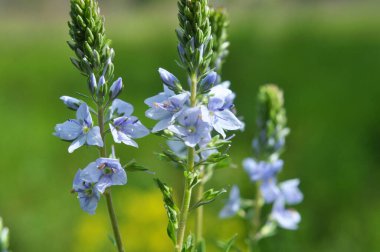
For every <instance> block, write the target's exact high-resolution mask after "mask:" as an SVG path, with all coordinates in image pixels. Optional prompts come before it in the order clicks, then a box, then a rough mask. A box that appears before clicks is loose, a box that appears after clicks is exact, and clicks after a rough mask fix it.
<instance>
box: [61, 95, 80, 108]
mask: <svg viewBox="0 0 380 252" xmlns="http://www.w3.org/2000/svg"><path fill="white" fill-rule="evenodd" d="M60 99H61V100H62V101H63V103H64V104H65V105H66V106H67V107H68V108H69V109H72V110H77V109H78V108H79V106H80V105H81V104H82V103H83V102H82V101H81V100H78V99H76V98H73V97H70V96H61V98H60Z"/></svg>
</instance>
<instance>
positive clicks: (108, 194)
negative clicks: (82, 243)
mask: <svg viewBox="0 0 380 252" xmlns="http://www.w3.org/2000/svg"><path fill="white" fill-rule="evenodd" d="M98 123H99V128H100V134H101V136H102V140H103V143H104V144H103V147H101V148H99V152H100V156H101V157H107V151H106V146H105V138H104V136H105V131H104V109H103V107H102V106H101V105H98ZM104 196H105V197H106V201H107V208H108V214H109V216H110V220H111V224H112V229H113V233H114V236H115V241H116V245H117V250H118V252H125V250H124V247H123V242H122V240H121V234H120V230H119V224H118V222H117V218H116V214H115V209H114V207H113V204H112V196H111V189H110V188H109V189H108V190H107V191H106V192H105V193H104Z"/></svg>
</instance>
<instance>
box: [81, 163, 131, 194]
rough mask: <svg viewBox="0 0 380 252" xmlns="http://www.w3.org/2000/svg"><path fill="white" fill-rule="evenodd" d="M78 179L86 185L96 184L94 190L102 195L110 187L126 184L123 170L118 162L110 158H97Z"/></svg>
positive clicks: (125, 175)
mask: <svg viewBox="0 0 380 252" xmlns="http://www.w3.org/2000/svg"><path fill="white" fill-rule="evenodd" d="M80 178H81V179H82V180H83V181H85V182H88V183H96V189H97V190H98V191H99V192H100V193H104V191H105V190H106V189H107V188H108V187H110V186H113V185H125V184H126V183H127V174H126V172H125V170H124V169H123V167H121V165H120V162H119V160H117V159H112V158H98V159H97V160H96V161H95V162H92V163H90V164H89V165H88V166H87V167H86V168H85V169H84V170H83V171H82V173H81V175H80Z"/></svg>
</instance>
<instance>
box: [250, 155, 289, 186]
mask: <svg viewBox="0 0 380 252" xmlns="http://www.w3.org/2000/svg"><path fill="white" fill-rule="evenodd" d="M283 164H284V162H283V161H282V160H281V159H279V160H276V161H274V162H264V161H259V162H257V161H255V160H254V159H253V158H246V159H245V160H244V161H243V167H244V170H245V171H246V172H247V173H248V175H249V177H250V179H251V180H252V181H257V180H268V179H271V178H273V177H274V176H276V174H277V173H278V172H279V171H280V170H281V169H282V166H283Z"/></svg>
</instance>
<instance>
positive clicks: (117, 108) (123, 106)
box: [108, 99, 134, 120]
mask: <svg viewBox="0 0 380 252" xmlns="http://www.w3.org/2000/svg"><path fill="white" fill-rule="evenodd" d="M133 110H134V109H133V106H132V105H131V104H129V103H128V102H125V101H123V100H120V99H115V100H114V101H113V102H112V105H111V107H110V113H109V117H108V119H109V120H111V119H112V118H113V117H115V116H116V117H119V116H130V115H132V113H133Z"/></svg>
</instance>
